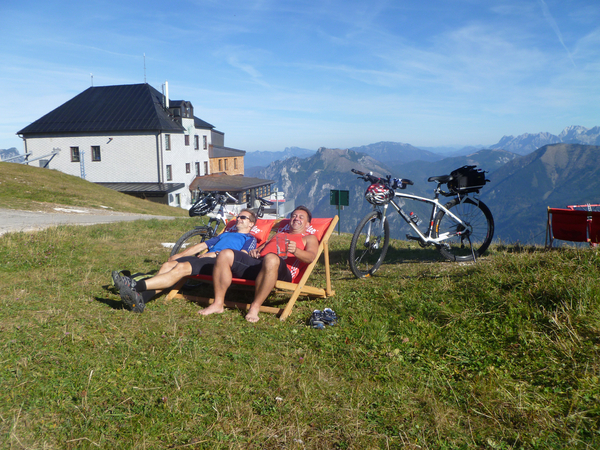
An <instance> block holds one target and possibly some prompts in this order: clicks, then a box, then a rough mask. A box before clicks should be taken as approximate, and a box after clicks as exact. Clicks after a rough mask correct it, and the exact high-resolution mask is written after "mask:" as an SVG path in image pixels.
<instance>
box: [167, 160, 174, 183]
mask: <svg viewBox="0 0 600 450" xmlns="http://www.w3.org/2000/svg"><path fill="white" fill-rule="evenodd" d="M172 180H173V169H172V167H171V165H170V164H169V165H167V181H172Z"/></svg>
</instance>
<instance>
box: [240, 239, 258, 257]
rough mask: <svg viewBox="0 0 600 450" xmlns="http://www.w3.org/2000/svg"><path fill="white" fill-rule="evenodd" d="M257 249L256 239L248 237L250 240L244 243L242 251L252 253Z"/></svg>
mask: <svg viewBox="0 0 600 450" xmlns="http://www.w3.org/2000/svg"><path fill="white" fill-rule="evenodd" d="M255 248H256V238H255V237H254V236H252V235H248V239H246V242H245V243H244V246H243V247H242V249H241V251H242V252H244V253H248V254H249V253H250V251H252V250H254V249H255Z"/></svg>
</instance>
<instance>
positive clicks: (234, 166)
mask: <svg viewBox="0 0 600 450" xmlns="http://www.w3.org/2000/svg"><path fill="white" fill-rule="evenodd" d="M233 168H234V170H237V158H233Z"/></svg>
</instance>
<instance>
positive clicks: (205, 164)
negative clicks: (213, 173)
mask: <svg viewBox="0 0 600 450" xmlns="http://www.w3.org/2000/svg"><path fill="white" fill-rule="evenodd" d="M204 175H208V161H204Z"/></svg>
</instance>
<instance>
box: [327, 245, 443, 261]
mask: <svg viewBox="0 0 600 450" xmlns="http://www.w3.org/2000/svg"><path fill="white" fill-rule="evenodd" d="M349 254H350V249H349V248H348V249H335V250H330V251H329V260H330V263H331V264H347V263H348V255H349ZM439 261H445V259H444V258H443V257H442V255H440V253H439V252H438V251H437V250H436V249H435V248H434V247H425V248H420V247H419V248H402V247H396V246H394V244H393V243H391V244H390V246H389V248H388V251H387V254H386V255H385V260H384V262H383V263H384V264H400V263H405V262H406V263H411V262H419V263H427V262H439Z"/></svg>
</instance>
